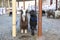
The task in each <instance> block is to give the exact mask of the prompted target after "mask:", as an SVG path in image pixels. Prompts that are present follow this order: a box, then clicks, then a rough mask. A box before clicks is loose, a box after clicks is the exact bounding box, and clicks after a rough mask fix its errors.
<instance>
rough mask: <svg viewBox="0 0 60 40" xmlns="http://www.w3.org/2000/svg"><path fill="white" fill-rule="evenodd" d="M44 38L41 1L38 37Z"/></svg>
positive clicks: (40, 4)
mask: <svg viewBox="0 0 60 40" xmlns="http://www.w3.org/2000/svg"><path fill="white" fill-rule="evenodd" d="M41 36H42V0H39V13H38V37H41Z"/></svg>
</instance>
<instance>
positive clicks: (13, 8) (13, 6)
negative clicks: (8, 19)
mask: <svg viewBox="0 0 60 40" xmlns="http://www.w3.org/2000/svg"><path fill="white" fill-rule="evenodd" d="M12 36H13V37H16V0H12Z"/></svg>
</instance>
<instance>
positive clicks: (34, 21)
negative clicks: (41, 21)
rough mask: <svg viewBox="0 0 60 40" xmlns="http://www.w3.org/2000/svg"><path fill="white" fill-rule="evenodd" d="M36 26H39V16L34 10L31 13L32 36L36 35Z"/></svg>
mask: <svg viewBox="0 0 60 40" xmlns="http://www.w3.org/2000/svg"><path fill="white" fill-rule="evenodd" d="M36 25H37V15H36V12H35V11H34V10H31V11H30V29H31V34H32V35H34V30H36Z"/></svg>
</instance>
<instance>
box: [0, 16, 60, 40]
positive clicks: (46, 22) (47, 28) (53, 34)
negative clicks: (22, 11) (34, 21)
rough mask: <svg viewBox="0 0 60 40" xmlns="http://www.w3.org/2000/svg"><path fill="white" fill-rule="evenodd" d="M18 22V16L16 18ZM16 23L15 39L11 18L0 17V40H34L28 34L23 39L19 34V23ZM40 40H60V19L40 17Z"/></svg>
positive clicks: (34, 37)
mask: <svg viewBox="0 0 60 40" xmlns="http://www.w3.org/2000/svg"><path fill="white" fill-rule="evenodd" d="M17 20H18V22H19V16H17ZM18 22H17V37H16V38H13V37H12V36H11V35H12V34H11V33H12V17H10V16H8V15H3V16H0V40H35V39H36V38H37V36H36V35H35V36H31V35H30V33H29V34H26V35H25V37H24V36H22V35H23V34H20V32H19V30H20V29H19V23H18ZM42 30H43V31H42V32H43V38H44V39H42V40H60V19H51V18H47V17H46V16H44V17H42Z"/></svg>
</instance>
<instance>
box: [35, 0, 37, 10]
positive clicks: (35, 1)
mask: <svg viewBox="0 0 60 40" xmlns="http://www.w3.org/2000/svg"><path fill="white" fill-rule="evenodd" d="M36 7H37V5H36V0H35V11H36Z"/></svg>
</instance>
